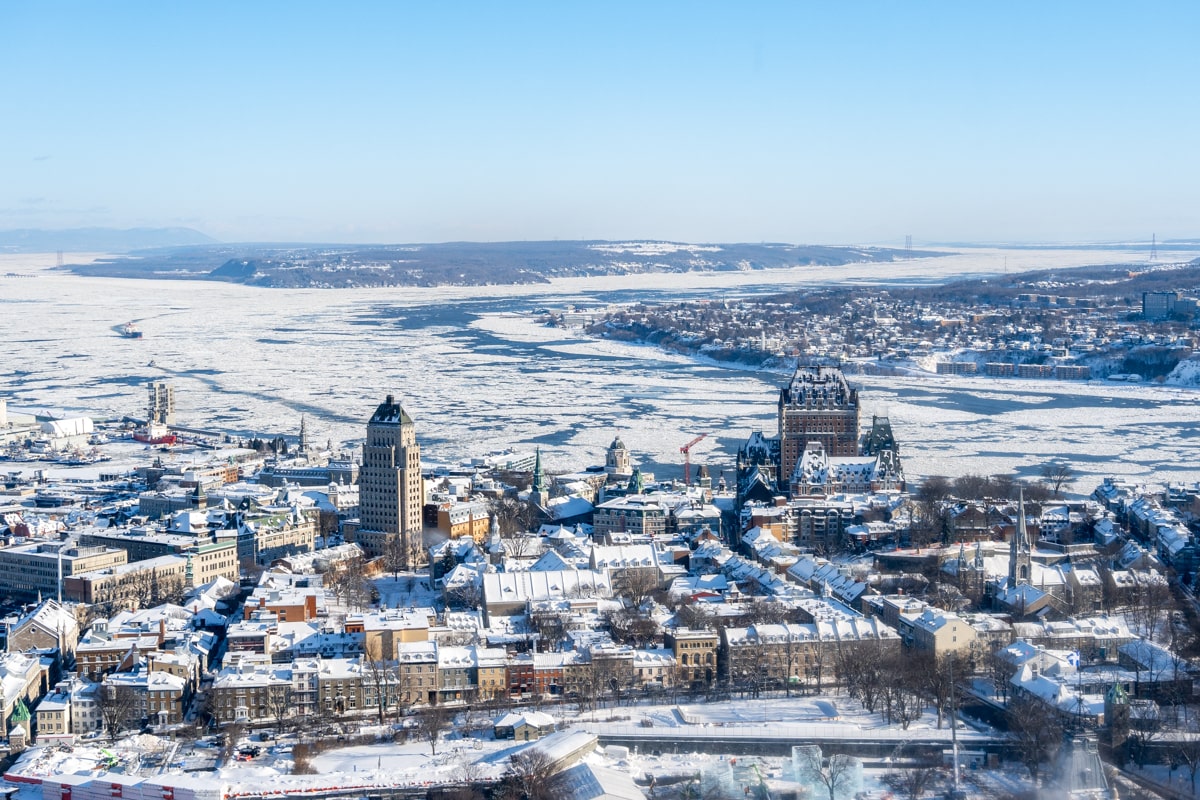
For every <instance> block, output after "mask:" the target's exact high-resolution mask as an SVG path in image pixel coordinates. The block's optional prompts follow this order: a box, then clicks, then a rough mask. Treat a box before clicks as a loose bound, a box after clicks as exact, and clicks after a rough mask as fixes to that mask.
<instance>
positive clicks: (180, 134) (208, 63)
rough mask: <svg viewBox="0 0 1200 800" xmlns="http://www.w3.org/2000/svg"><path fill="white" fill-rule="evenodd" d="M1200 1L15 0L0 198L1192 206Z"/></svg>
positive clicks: (1110, 212) (307, 229)
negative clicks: (108, 2) (439, 3)
mask: <svg viewBox="0 0 1200 800" xmlns="http://www.w3.org/2000/svg"><path fill="white" fill-rule="evenodd" d="M1197 23H1200V7H1198V6H1196V5H1194V4H1185V3H1165V4H1157V5H1154V6H1152V7H1150V8H1142V7H1134V6H1126V5H1122V4H1095V3H1086V4H1085V3H1061V4H1053V5H1050V6H1045V5H1044V4H1032V3H1030V4H1015V5H1006V6H1003V7H991V6H975V5H970V4H967V5H963V4H956V3H929V4H921V5H916V6H912V5H903V6H901V5H894V4H883V3H879V4H876V3H862V4H854V5H845V6H841V5H833V6H828V5H817V4H784V3H760V4H755V5H751V6H738V7H736V8H735V7H726V6H720V5H716V6H708V5H699V6H698V5H694V4H672V3H667V4H655V5H653V6H644V5H641V4H622V3H617V4H605V5H604V6H602V7H600V6H596V7H592V6H573V5H543V4H515V5H499V6H497V5H489V4H458V5H455V6H452V7H425V6H414V5H407V4H384V3H369V2H368V3H363V4H356V5H353V6H349V7H332V6H328V5H326V4H319V3H288V4H282V3H261V4H260V3H256V4H249V5H246V4H228V5H221V4H217V5H204V6H191V5H186V4H184V5H177V4H155V3H129V4H120V5H116V6H97V5H94V4H89V3H79V2H62V3H58V2H49V3H34V2H19V1H18V2H12V3H5V4H2V5H0V69H3V70H4V72H5V74H8V75H12V76H18V77H19V79H14V80H11V81H8V82H6V85H5V87H4V88H3V89H2V90H0V98H2V102H3V104H4V107H5V108H7V109H8V110H9V112H10V113H9V118H10V119H11V120H12V121H13V123H14V124H11V125H10V126H9V127H8V128H7V129H6V146H5V147H4V148H3V149H0V175H3V177H4V180H2V181H0V228H52V229H63V228H75V227H90V226H97V227H115V228H134V227H151V228H159V227H174V226H181V227H190V228H194V229H196V230H198V231H202V232H203V233H205V234H207V235H209V236H212V237H213V238H215V239H218V240H220V241H224V242H286V243H306V242H312V243H330V244H332V243H363V242H371V243H420V242H456V241H480V242H497V241H552V240H555V239H558V240H607V241H624V240H665V241H674V242H689V243H699V242H729V243H732V242H763V241H769V242H786V243H827V244H843V243H844V244H851V243H856V244H875V245H886V246H892V247H902V246H903V244H904V241H905V236H908V235H911V236H912V238H913V242H914V245H917V244H926V245H928V244H931V243H954V242H959V243H965V242H979V243H1084V242H1114V241H1117V242H1126V241H1128V242H1145V241H1149V239H1150V237H1151V236H1152V235H1157V237H1158V239H1159V240H1160V241H1162V240H1169V239H1181V238H1187V237H1194V236H1196V235H1200V203H1197V187H1198V186H1200V159H1196V158H1195V157H1194V143H1193V141H1192V140H1193V133H1192V132H1193V131H1194V130H1195V129H1196V128H1197V124H1196V123H1197V122H1198V121H1200V120H1198V117H1200V111H1198V110H1197V108H1196V105H1195V104H1194V103H1191V102H1189V101H1188V99H1187V98H1189V97H1192V96H1194V94H1195V81H1196V77H1195V76H1196V75H1200V54H1198V53H1197V49H1196V48H1195V47H1194V42H1193V41H1192V34H1193V33H1194V31H1195V30H1197V29H1198V28H1200V26H1198V25H1197Z"/></svg>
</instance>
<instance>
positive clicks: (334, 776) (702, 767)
mask: <svg viewBox="0 0 1200 800" xmlns="http://www.w3.org/2000/svg"><path fill="white" fill-rule="evenodd" d="M544 710H546V711H548V712H550V713H551V714H553V715H554V716H556V717H558V718H559V719H560V720H561V721H562V722H563V723H564V724H566V725H569V726H571V727H572V728H573V729H576V730H582V731H586V732H589V733H595V734H598V733H603V732H606V731H607V732H616V731H618V730H621V729H622V728H631V727H632V728H633V729H635V730H641V731H643V732H645V731H654V730H655V729H656V728H657V729H660V730H661V729H664V728H668V729H669V731H665V730H664V731H663V732H664V733H666V734H667V736H668V737H669V738H671V739H675V740H678V741H680V742H683V741H684V737H686V736H687V735H688V734H690V733H704V732H710V733H711V732H714V731H715V730H716V729H717V728H719V729H720V730H721V733H722V735H725V736H729V735H734V734H736V733H738V732H741V733H743V734H745V735H754V736H762V735H764V733H767V734H768V735H775V736H780V737H785V738H787V739H788V741H804V739H803V738H797V737H796V736H795V735H794V732H793V731H792V730H791V728H792V727H793V726H796V725H801V724H803V725H807V726H812V727H813V729H814V731H815V733H814V734H813V735H816V736H822V737H828V738H834V737H837V736H838V733H837V732H836V731H839V730H849V729H853V730H854V731H855V733H854V737H855V738H872V737H876V738H877V737H879V736H881V735H883V734H884V733H890V731H889V730H888V728H887V727H886V726H885V725H884V723H883V720H882V718H881V717H880V716H879V715H878V714H871V713H868V712H866V711H865V710H863V709H862V707H861V706H859V705H858V704H857V703H856V702H854V701H852V700H850V699H848V698H846V697H843V696H827V697H818V698H814V697H792V698H785V697H772V698H770V699H764V700H761V701H760V700H750V701H744V700H730V701H725V702H722V703H713V704H692V705H687V706H676V705H674V704H662V705H633V706H628V705H627V706H620V707H616V708H603V709H599V710H598V711H596V712H595V713H594V714H582V715H581V714H578V713H576V712H575V711H574V710H573V709H571V708H570V707H564V706H550V707H547V708H545V709H544ZM643 720H647V721H649V723H650V724H649V725H646V724H645V723H643ZM688 720H691V721H690V722H689V721H688ZM457 722H458V724H459V725H465V723H466V719H465V716H460V719H459V720H458V721H457ZM631 723H632V725H631ZM947 725H948V723H947ZM634 726H636V727H634ZM365 730H366V732H367V733H368V734H370V733H372V732H377V733H379V734H390V730H391V729H390V727H389V726H383V727H378V728H370V727H369V728H367V729H365ZM897 733H899V734H902V735H899V736H896V737H894V738H895V741H896V743H897V744H898V745H899V744H901V743H902V742H904V741H906V740H909V739H912V738H916V737H925V736H936V737H939V738H940V737H941V736H943V735H944V736H946V737H948V735H949V730H948V728H946V729H943V730H941V731H938V730H937V729H936V728H935V717H934V715H933V714H932V713H927V714H926V715H925V716H924V717H923V718H921V719H920V720H918V721H917V722H915V723H913V725H911V726H910V727H909V729H908V731H906V732H900V731H897ZM970 736H971V732H969V731H968V730H966V729H965V728H964V729H960V737H962V738H961V739H960V741H969V738H970ZM292 741H293V740H292V739H291V738H290V737H289V738H288V739H284V740H280V742H279V743H277V744H272V743H267V742H262V743H258V742H256V744H261V747H262V748H263V749H262V753H261V754H260V755H259V756H258V757H256V758H254V759H251V760H248V761H238V760H235V761H231V762H227V763H224V764H222V765H221V766H220V767H219V768H218V769H215V770H212V769H208V770H206V771H202V772H188V773H186V774H185V773H184V769H185V768H191V767H194V766H196V765H204V764H205V763H206V762H205V761H204V759H205V758H207V759H208V762H207V763H209V764H211V762H212V760H213V759H214V758H215V755H216V753H217V748H215V747H214V746H212V745H211V744H208V743H200V744H196V745H193V744H190V743H184V744H182V745H181V746H178V747H176V746H175V745H173V744H172V743H171V742H170V741H168V740H165V739H158V738H157V737H152V736H137V737H132V738H130V739H127V740H124V741H121V742H118V743H117V744H116V745H112V746H109V745H107V743H105V744H99V745H80V746H77V747H75V748H74V749H70V748H59V747H53V746H51V747H45V748H41V747H39V748H34V749H33V750H32V751H30V752H29V753H27V754H26V755H25V756H24V757H23V758H22V760H21V761H20V762H19V763H18V764H17V765H16V766H15V767H14V768H13V769H12V770H11V772H12V773H15V774H20V775H23V776H26V777H29V778H42V779H53V776H55V775H76V776H90V777H97V778H103V777H104V776H107V775H114V774H121V775H126V776H140V777H144V778H153V779H154V780H156V781H159V782H163V783H170V782H171V781H173V780H180V781H187V782H188V783H189V784H191V785H209V786H212V787H213V788H219V789H220V790H221V791H224V792H226V793H228V794H238V793H256V792H263V791H272V792H286V791H289V790H300V789H303V788H305V787H316V786H321V787H331V786H334V787H349V786H356V787H372V786H402V785H421V784H423V783H425V782H443V781H453V780H458V779H463V778H464V777H467V776H471V777H474V778H488V777H499V776H500V775H502V774H503V772H504V770H505V768H506V765H507V759H508V757H509V756H510V755H512V754H513V753H515V752H518V751H520V750H521V749H523V748H524V747H526V746H528V745H527V744H526V743H524V742H521V743H518V742H513V741H510V740H495V739H493V738H492V736H491V732H490V730H485V731H481V732H474V733H470V732H467V731H465V730H462V731H457V732H452V733H450V734H449V735H447V736H446V737H444V739H443V740H442V741H440V742H439V743H438V747H437V753H436V754H433V753H432V752H431V750H430V747H429V744H428V743H427V742H419V741H415V740H414V741H410V742H407V743H398V742H390V741H389V742H379V743H374V744H352V745H346V746H340V747H334V748H332V749H329V750H326V751H325V752H323V753H321V754H319V755H317V756H315V757H314V758H313V759H312V760H311V763H310V766H311V771H310V774H299V775H296V774H291V773H292V770H293V763H294V762H293V759H292V750H293V744H292ZM102 747H103V748H105V749H109V750H110V751H111V752H113V753H115V754H116V755H117V756H118V758H119V761H120V764H119V766H118V767H117V768H116V769H115V770H114V771H113V772H108V771H107V770H106V769H105V767H104V762H105V760H106V759H105V755H104V753H103V752H101V748H102ZM651 749H652V748H649V747H648V748H646V750H651ZM653 749H654V750H655V752H657V750H658V749H659V748H658V747H656V748H653ZM662 749H665V748H662ZM680 749H682V750H684V751H685V752H681V753H668V752H664V753H662V754H661V755H656V754H654V753H653V752H638V751H637V749H636V748H635V749H634V750H632V751H629V752H626V751H625V749H624V748H609V749H607V750H606V749H605V748H600V749H598V750H597V751H596V752H595V753H594V754H592V755H589V756H588V760H589V761H590V762H591V763H594V764H597V765H600V766H609V767H613V768H616V769H619V770H621V771H624V772H626V773H628V774H630V775H631V776H633V777H634V778H635V779H638V780H640V781H642V782H648V781H649V780H650V779H651V778H652V777H653V778H654V779H655V781H656V783H658V784H661V785H667V784H670V783H671V782H672V781H674V780H678V779H680V778H684V777H688V776H694V775H696V774H703V775H708V776H712V775H725V776H728V775H729V774H730V773H731V766H733V765H736V762H737V760H738V759H739V758H740V759H741V760H742V762H743V764H742V766H743V768H744V767H745V766H746V762H747V760H748V759H746V758H742V757H736V758H732V759H731V758H730V757H728V756H724V755H721V754H719V753H701V752H686V749H687V746H686V745H684V746H683V747H681V748H680ZM700 749H704V748H703V746H702V742H700V743H698V744H697V750H700ZM148 757H149V758H148ZM752 758H754V760H755V761H756V763H758V764H759V765H760V767H761V769H760V773H761V774H762V776H763V777H764V778H765V779H767V780H768V781H769V782H779V781H787V780H789V779H790V776H791V772H790V766H789V765H790V759H788V758H785V757H764V758H757V757H752ZM731 762H732V764H731ZM885 772H886V770H885V769H871V770H868V771H867V773H866V775H865V776H864V778H865V780H864V786H863V788H864V790H867V791H870V792H874V793H878V794H877V795H876V796H880V795H882V794H883V793H884V792H885V791H886V787H885V785H884V784H883V783H882V778H883V775H884V774H885ZM1001 772H1002V774H1003V775H1004V778H1003V780H1004V781H1005V782H1006V783H1008V784H1011V785H1014V786H1021V785H1023V784H1024V782H1025V778H1024V777H1023V776H1024V772H1023V770H1022V769H1021V768H1019V767H1017V766H1015V765H1007V766H1006V767H1005V768H1004V769H1003V770H1001ZM30 797H31V800H35V798H34V797H33V795H31V796H30ZM37 797H40V794H38V795H37Z"/></svg>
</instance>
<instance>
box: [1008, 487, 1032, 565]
mask: <svg viewBox="0 0 1200 800" xmlns="http://www.w3.org/2000/svg"><path fill="white" fill-rule="evenodd" d="M1031 550H1032V547H1030V544H1029V531H1028V529H1027V528H1026V527H1025V490H1024V489H1022V490H1021V493H1020V495H1019V497H1018V500H1017V530H1016V532H1015V533H1013V537H1012V542H1010V543H1009V548H1008V583H1009V585H1010V586H1017V585H1020V584H1024V583H1029V575H1030V569H1031V568H1030V560H1031V559H1030V551H1031Z"/></svg>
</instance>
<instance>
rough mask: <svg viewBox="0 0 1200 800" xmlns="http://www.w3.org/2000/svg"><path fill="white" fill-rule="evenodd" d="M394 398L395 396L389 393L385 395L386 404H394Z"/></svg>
mask: <svg viewBox="0 0 1200 800" xmlns="http://www.w3.org/2000/svg"><path fill="white" fill-rule="evenodd" d="M395 400H396V398H395V397H393V396H392V395H390V394H389V395H388V396H387V404H388V405H389V406H394V405H396V402H395Z"/></svg>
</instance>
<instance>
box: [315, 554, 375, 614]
mask: <svg viewBox="0 0 1200 800" xmlns="http://www.w3.org/2000/svg"><path fill="white" fill-rule="evenodd" d="M324 580H325V585H326V586H328V587H329V588H331V589H333V593H334V596H335V597H336V598H337V599H338V601H339V602H345V603H346V604H347V605H348V606H350V607H351V608H357V609H361V608H362V607H363V606H364V605H366V603H367V602H368V600H369V598H370V594H371V585H370V582H369V581H368V580H367V568H366V562H365V561H363V559H362V558H361V557H360V556H355V557H354V558H348V559H346V560H344V561H341V562H339V563H338V564H337V565H336V566H334V567H333V568H332V569H330V570H329V572H327V573H325V579H324Z"/></svg>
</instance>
